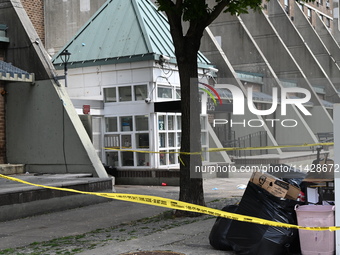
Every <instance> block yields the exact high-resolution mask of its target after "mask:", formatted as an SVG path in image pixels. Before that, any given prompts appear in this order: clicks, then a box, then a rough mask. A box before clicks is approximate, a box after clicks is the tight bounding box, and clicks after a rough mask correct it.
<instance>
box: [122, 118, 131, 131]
mask: <svg viewBox="0 0 340 255" xmlns="http://www.w3.org/2000/svg"><path fill="white" fill-rule="evenodd" d="M120 126H121V131H123V132H125V131H132V130H133V126H132V116H126V117H120Z"/></svg>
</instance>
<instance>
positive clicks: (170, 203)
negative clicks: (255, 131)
mask: <svg viewBox="0 0 340 255" xmlns="http://www.w3.org/2000/svg"><path fill="white" fill-rule="evenodd" d="M0 177H1V178H5V179H8V180H11V181H15V182H20V183H24V184H27V185H32V186H36V187H42V188H46V189H54V190H61V191H68V192H74V193H80V194H86V195H95V196H100V197H105V198H111V199H117V200H123V201H129V202H135V203H141V204H147V205H153V206H160V207H166V208H170V209H176V210H182V211H190V212H196V213H202V214H207V215H213V216H216V217H224V218H228V219H231V220H237V221H243V222H249V223H256V224H261V225H268V226H273V227H281V228H295V229H303V230H313V231H325V230H329V231H335V230H340V227H336V226H329V227H303V226H297V225H293V224H288V223H282V222H276V221H270V220H265V219H260V218H256V217H251V216H246V215H241V214H236V213H230V212H225V211H221V210H217V209H213V208H209V207H205V206H200V205H195V204H190V203H186V202H181V201H178V200H174V199H168V198H163V197H157V196H148V195H136V194H124V193H101V192H86V191H79V190H74V189H68V188H58V187H52V186H46V185H40V184H34V183H30V182H27V181H23V180H21V179H18V178H14V177H9V176H6V175H2V174H0Z"/></svg>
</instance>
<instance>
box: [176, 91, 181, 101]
mask: <svg viewBox="0 0 340 255" xmlns="http://www.w3.org/2000/svg"><path fill="white" fill-rule="evenodd" d="M175 98H176V99H181V90H180V89H176V96H175Z"/></svg>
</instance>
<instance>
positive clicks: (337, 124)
mask: <svg viewBox="0 0 340 255" xmlns="http://www.w3.org/2000/svg"><path fill="white" fill-rule="evenodd" d="M333 118H334V164H335V166H337V165H339V164H340V158H339V157H338V156H337V155H340V104H335V105H334V114H333ZM335 169H337V167H335ZM334 182H335V184H334V193H335V206H337V207H335V226H340V209H337V208H340V207H339V205H340V193H339V192H336V191H337V190H338V191H340V173H339V171H335V172H334ZM335 250H336V254H337V255H340V231H336V232H335Z"/></svg>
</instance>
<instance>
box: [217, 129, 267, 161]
mask: <svg viewBox="0 0 340 255" xmlns="http://www.w3.org/2000/svg"><path fill="white" fill-rule="evenodd" d="M267 145H268V140H267V132H266V131H259V132H256V133H252V134H249V135H245V136H242V137H239V138H237V139H233V140H229V141H225V142H224V143H223V147H225V148H228V147H238V148H247V147H264V146H267ZM267 153H268V150H234V151H228V155H230V156H236V157H245V156H256V155H263V154H267Z"/></svg>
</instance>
